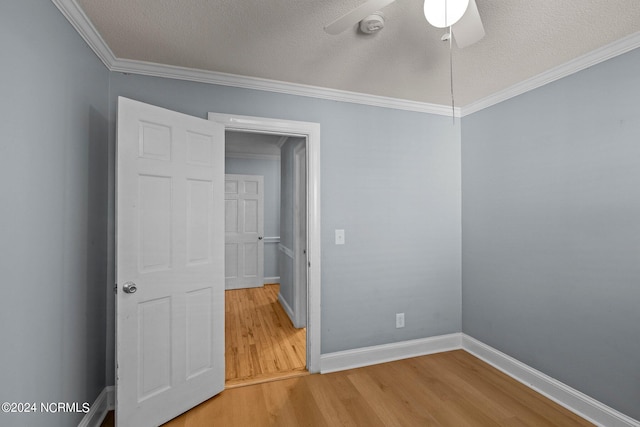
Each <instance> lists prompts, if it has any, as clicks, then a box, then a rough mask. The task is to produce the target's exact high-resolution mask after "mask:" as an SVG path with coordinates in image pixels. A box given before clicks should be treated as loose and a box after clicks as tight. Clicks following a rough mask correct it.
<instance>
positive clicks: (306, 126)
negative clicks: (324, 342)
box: [208, 112, 321, 373]
mask: <svg viewBox="0 0 640 427" xmlns="http://www.w3.org/2000/svg"><path fill="white" fill-rule="evenodd" d="M208 118H209V120H211V121H214V122H217V123H220V124H222V125H224V127H225V131H234V132H248V133H266V134H272V135H284V136H292V137H302V138H305V139H306V149H307V156H306V159H307V162H306V168H307V259H308V269H307V301H308V305H307V370H308V371H309V372H310V373H318V372H320V349H321V346H320V344H321V341H320V338H321V337H320V332H321V328H320V318H321V313H320V296H321V274H320V271H321V253H320V250H321V241H320V239H321V235H320V124H319V123H312V122H300V121H293V120H283V119H270V118H264V117H253V116H242V115H236V114H222V113H214V112H210V113H209V115H208Z"/></svg>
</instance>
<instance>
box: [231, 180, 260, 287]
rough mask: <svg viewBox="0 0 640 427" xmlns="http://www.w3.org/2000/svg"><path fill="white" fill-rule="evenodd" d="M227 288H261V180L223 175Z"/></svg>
mask: <svg viewBox="0 0 640 427" xmlns="http://www.w3.org/2000/svg"><path fill="white" fill-rule="evenodd" d="M224 192H225V195H224V197H225V200H224V203H225V282H226V285H225V286H226V289H240V288H256V287H259V286H262V285H264V238H263V237H264V236H263V233H264V177H262V176H260V175H233V174H227V175H226V176H225V188H224Z"/></svg>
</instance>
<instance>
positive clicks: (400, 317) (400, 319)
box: [396, 313, 404, 328]
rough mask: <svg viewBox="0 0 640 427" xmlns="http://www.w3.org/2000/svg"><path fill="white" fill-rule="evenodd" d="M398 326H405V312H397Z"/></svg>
mask: <svg viewBox="0 0 640 427" xmlns="http://www.w3.org/2000/svg"><path fill="white" fill-rule="evenodd" d="M396 328H404V313H396Z"/></svg>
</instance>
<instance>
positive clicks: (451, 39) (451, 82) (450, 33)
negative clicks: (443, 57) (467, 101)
mask: <svg viewBox="0 0 640 427" xmlns="http://www.w3.org/2000/svg"><path fill="white" fill-rule="evenodd" d="M452 41H453V29H452V28H451V27H449V76H450V79H451V81H450V85H451V117H452V118H453V123H454V124H455V123H456V108H455V99H454V97H453V45H452Z"/></svg>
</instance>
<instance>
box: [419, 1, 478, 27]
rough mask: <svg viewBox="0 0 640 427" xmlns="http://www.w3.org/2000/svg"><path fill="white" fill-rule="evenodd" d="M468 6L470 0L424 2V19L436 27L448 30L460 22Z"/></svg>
mask: <svg viewBox="0 0 640 427" xmlns="http://www.w3.org/2000/svg"><path fill="white" fill-rule="evenodd" d="M468 6H469V0H424V17H425V18H427V21H428V22H429V24H431V25H433V26H434V27H436V28H446V27H450V26H452V25H453V24H455V23H456V22H458V21H459V20H460V18H462V15H464V13H465V12H466V11H467V7H468ZM445 8H446V10H445Z"/></svg>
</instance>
